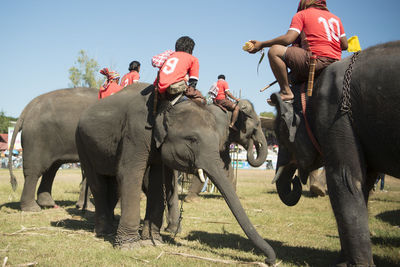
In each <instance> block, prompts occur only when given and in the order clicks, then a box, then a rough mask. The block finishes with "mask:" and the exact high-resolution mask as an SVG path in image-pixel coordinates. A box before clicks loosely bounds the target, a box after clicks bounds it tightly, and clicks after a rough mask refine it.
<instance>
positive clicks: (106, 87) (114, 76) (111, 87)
mask: <svg viewBox="0 0 400 267" xmlns="http://www.w3.org/2000/svg"><path fill="white" fill-rule="evenodd" d="M100 73H101V74H103V75H104V76H106V81H105V82H104V84H103V85H102V86H101V87H100V91H99V99H102V98H106V97H108V96H110V95H113V94H115V93H116V92H118V91H119V90H121V89H122V86H120V85H119V84H118V82H119V78H120V75H119V73H118V72H116V71H110V70H109V69H108V68H104V69H102V70H100Z"/></svg>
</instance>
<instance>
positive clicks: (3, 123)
mask: <svg viewBox="0 0 400 267" xmlns="http://www.w3.org/2000/svg"><path fill="white" fill-rule="evenodd" d="M11 121H17V119H16V118H13V117H7V116H6V115H4V112H3V111H1V112H0V133H8V127H9V126H10V125H11V123H10V122H11Z"/></svg>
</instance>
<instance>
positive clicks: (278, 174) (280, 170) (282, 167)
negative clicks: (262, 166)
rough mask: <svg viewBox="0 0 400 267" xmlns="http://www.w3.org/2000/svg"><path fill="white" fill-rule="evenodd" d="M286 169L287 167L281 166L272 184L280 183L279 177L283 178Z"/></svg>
mask: <svg viewBox="0 0 400 267" xmlns="http://www.w3.org/2000/svg"><path fill="white" fill-rule="evenodd" d="M284 168H285V166H280V167H279V169H278V171H277V172H276V174H275V177H274V179H272V182H271V184H274V183H276V181H278V179H279V177H280V176H281V174H282V171H283V169H284Z"/></svg>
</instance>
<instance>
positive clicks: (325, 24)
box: [289, 7, 346, 60]
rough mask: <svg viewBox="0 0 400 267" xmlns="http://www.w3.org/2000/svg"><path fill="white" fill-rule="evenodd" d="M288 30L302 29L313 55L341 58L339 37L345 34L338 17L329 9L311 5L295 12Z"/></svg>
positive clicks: (299, 30) (297, 30)
mask: <svg viewBox="0 0 400 267" xmlns="http://www.w3.org/2000/svg"><path fill="white" fill-rule="evenodd" d="M289 30H294V31H296V32H298V33H299V34H300V33H301V32H302V31H303V32H304V34H305V35H306V38H307V42H308V45H309V46H310V50H311V52H312V53H313V54H314V55H317V56H321V57H329V58H333V59H339V60H340V59H341V57H342V49H341V47H340V38H341V37H344V36H346V34H345V33H344V29H343V25H342V22H341V21H340V19H339V18H338V17H337V16H335V15H333V14H332V13H330V12H329V11H327V10H321V9H318V8H312V7H311V8H307V9H305V10H302V11H300V12H297V13H296V15H294V17H293V19H292V23H291V24H290V28H289Z"/></svg>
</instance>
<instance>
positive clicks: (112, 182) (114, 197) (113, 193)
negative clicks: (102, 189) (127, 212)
mask: <svg viewBox="0 0 400 267" xmlns="http://www.w3.org/2000/svg"><path fill="white" fill-rule="evenodd" d="M107 190H108V191H107V197H108V209H109V211H108V213H109V214H111V215H112V218H113V219H114V209H115V206H116V205H117V203H118V199H119V194H118V182H117V179H116V177H115V176H112V177H110V179H108V181H107Z"/></svg>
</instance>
